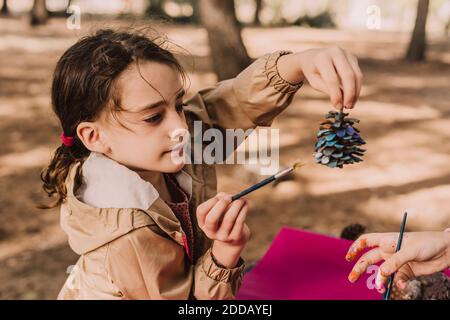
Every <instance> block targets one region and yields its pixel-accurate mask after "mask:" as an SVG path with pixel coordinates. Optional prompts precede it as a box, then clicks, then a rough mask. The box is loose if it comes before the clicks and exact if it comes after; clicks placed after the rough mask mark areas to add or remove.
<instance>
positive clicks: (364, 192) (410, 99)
mask: <svg viewBox="0 0 450 320" xmlns="http://www.w3.org/2000/svg"><path fill="white" fill-rule="evenodd" d="M127 23H128V22H123V21H122V22H111V21H106V20H99V21H86V22H82V29H81V30H74V31H72V30H68V29H66V27H65V21H64V20H57V19H56V20H52V21H51V23H50V24H49V25H47V26H44V27H40V28H35V29H31V28H30V27H29V26H28V24H27V21H26V20H24V19H19V18H15V19H4V18H3V19H0V35H1V36H0V137H1V143H0V298H1V299H54V298H55V297H56V295H57V293H58V291H59V289H60V288H61V286H62V284H63V282H64V280H65V278H66V276H67V274H66V270H67V268H68V267H69V266H70V265H72V264H74V263H75V262H76V260H77V256H76V255H75V254H74V253H73V252H72V251H71V250H70V248H69V246H68V245H67V239H66V237H65V235H64V234H63V232H62V231H61V230H60V228H59V216H58V210H49V211H41V210H38V209H36V208H35V205H36V203H39V202H41V201H43V200H45V196H44V195H43V193H42V192H41V191H40V180H39V172H40V170H41V168H42V167H43V166H45V164H46V163H47V161H48V159H49V157H50V154H51V152H52V151H53V150H54V149H55V147H56V146H57V145H58V140H59V134H60V129H59V126H58V123H57V121H56V118H55V116H54V115H53V114H52V111H51V107H50V98H49V92H50V83H51V76H52V71H53V68H54V65H55V63H56V61H57V59H58V57H59V56H60V55H61V54H62V52H63V51H64V50H65V49H66V48H67V47H68V46H69V45H70V44H72V43H73V42H74V41H75V40H76V39H77V38H78V37H79V36H80V35H82V34H84V33H86V32H89V30H94V29H95V28H98V27H104V26H111V25H126V24H127ZM162 31H164V32H166V33H167V34H168V36H169V38H170V39H171V40H173V41H174V42H175V43H177V44H179V45H181V46H182V47H184V48H185V49H187V50H189V52H191V54H192V56H193V57H194V59H195V70H193V72H192V70H191V74H190V77H191V81H192V86H191V89H190V92H191V93H192V92H194V91H195V90H198V89H199V88H202V87H204V86H207V85H209V84H212V83H214V81H215V76H214V75H213V73H212V71H211V61H210V57H209V48H208V45H207V41H206V33H205V31H204V30H202V29H200V28H197V27H191V26H182V27H176V26H168V25H166V26H164V27H162ZM243 36H244V41H245V44H246V46H247V48H248V51H249V53H250V55H251V56H252V57H258V56H260V55H262V54H263V53H266V52H270V51H274V50H279V49H289V50H293V51H296V50H303V49H307V48H310V47H318V46H325V45H330V44H338V45H340V46H342V47H345V48H347V49H349V50H351V51H353V52H354V53H355V54H356V55H358V56H359V58H360V64H361V67H362V69H363V72H364V75H365V78H364V87H363V91H362V97H361V99H360V102H359V103H358V105H357V107H356V109H355V110H354V111H352V115H353V116H355V117H357V118H360V119H361V123H360V125H359V129H360V130H361V134H362V136H363V138H365V140H366V141H367V150H368V151H367V152H366V155H365V161H364V162H362V163H361V164H358V165H353V166H348V167H345V169H343V170H339V169H329V168H327V167H324V166H319V165H316V164H314V162H313V158H312V152H313V145H314V136H315V133H316V132H317V129H318V123H319V122H320V119H321V118H322V117H323V116H324V115H325V114H326V113H327V111H328V110H330V109H331V107H330V105H329V103H328V100H327V99H326V97H324V96H322V95H321V94H318V93H316V92H314V91H313V90H312V89H311V88H310V87H309V86H304V87H303V88H302V89H301V90H300V92H299V93H298V94H297V95H296V98H295V100H294V102H293V103H292V105H291V106H290V107H289V109H288V110H287V111H286V112H285V113H283V114H282V115H281V116H280V117H279V118H278V119H277V120H276V121H275V122H274V124H273V127H274V128H279V129H280V143H281V148H280V162H281V163H280V164H281V165H290V164H292V162H293V161H294V160H295V159H297V158H301V159H303V160H304V161H306V162H307V166H305V167H303V168H302V169H301V170H300V171H299V172H297V173H296V174H295V175H292V176H291V177H290V179H289V180H286V181H283V182H280V183H278V184H276V185H273V186H270V187H266V188H263V189H261V190H259V191H257V192H255V193H253V194H252V195H251V196H250V200H251V206H252V209H251V213H250V215H249V218H248V224H249V226H250V228H251V230H252V239H251V241H250V243H249V245H248V247H247V249H246V250H245V253H244V258H245V259H246V260H248V261H255V260H257V259H259V258H260V257H261V256H262V255H263V254H264V252H265V251H266V250H267V248H268V246H269V245H270V243H271V241H272V239H273V238H274V236H275V235H276V234H277V233H278V231H279V230H280V228H281V227H283V226H285V225H289V226H293V227H297V228H302V229H308V230H313V231H316V232H320V233H325V234H330V235H334V236H339V234H340V231H341V230H342V228H343V227H345V226H346V225H348V224H350V223H354V222H359V223H361V224H363V225H365V226H366V227H367V228H368V230H369V231H393V230H394V231H395V230H397V229H398V227H399V221H400V220H401V215H402V214H403V212H404V211H405V210H407V211H408V212H409V213H410V216H409V221H408V229H409V230H442V229H444V227H448V226H449V224H450V206H449V205H448V200H447V199H448V196H449V195H450V166H449V160H450V156H449V154H450V143H449V142H448V141H449V139H450V130H449V128H450V105H449V101H450V90H449V89H448V83H449V80H450V53H449V52H450V50H449V49H450V44H449V40H448V39H444V38H439V37H431V38H430V39H429V42H430V47H429V53H428V62H426V63H422V64H410V63H406V62H403V61H401V60H400V59H399V58H401V56H402V53H403V51H404V49H405V45H406V42H407V41H408V38H409V36H408V35H407V34H397V33H376V32H369V31H367V32H349V31H338V30H313V29H304V28H297V27H292V28H281V29H274V28H273V29H245V30H244V33H243ZM188 62H192V61H191V60H189V61H188ZM188 64H189V63H188ZM256 169H257V168H255V167H254V166H250V165H236V166H219V168H218V170H219V190H223V191H226V192H237V191H240V190H241V189H242V188H244V187H247V186H249V185H250V184H251V183H254V182H256V181H258V180H259V179H260V178H261V177H260V176H259V175H258V171H257V170H256ZM330 250H332V248H330Z"/></svg>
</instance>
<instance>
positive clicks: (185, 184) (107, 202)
mask: <svg viewBox="0 0 450 320" xmlns="http://www.w3.org/2000/svg"><path fill="white" fill-rule="evenodd" d="M82 173H83V184H82V185H81V187H80V188H79V190H77V193H76V196H77V197H78V198H79V199H80V200H82V201H83V202H84V203H86V204H88V205H91V206H93V207H96V208H137V209H141V210H148V209H149V208H150V207H151V206H152V205H153V203H154V202H155V201H156V200H157V199H158V198H159V193H158V191H157V190H156V188H155V187H154V186H153V185H152V184H151V183H150V182H148V181H145V180H143V179H142V178H141V177H140V176H139V175H138V174H137V173H136V172H134V171H132V170H130V169H128V168H127V167H125V166H124V165H122V164H120V163H118V162H116V161H114V160H112V159H110V158H108V157H107V156H105V155H103V154H101V153H97V152H92V153H91V154H90V155H89V157H88V158H87V159H86V161H84V163H83V167H82ZM174 176H175V178H176V180H177V181H178V183H179V184H180V186H181V187H182V188H183V189H184V190H185V191H186V192H187V193H188V195H189V199H190V198H191V197H192V178H191V176H190V175H189V174H188V173H186V172H185V171H183V170H181V171H178V172H177V173H175V175H174Z"/></svg>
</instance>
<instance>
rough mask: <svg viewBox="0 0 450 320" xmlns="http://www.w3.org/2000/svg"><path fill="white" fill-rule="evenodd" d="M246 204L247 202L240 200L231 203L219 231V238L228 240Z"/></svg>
mask: <svg viewBox="0 0 450 320" xmlns="http://www.w3.org/2000/svg"><path fill="white" fill-rule="evenodd" d="M246 202H247V201H246V200H244V199H240V200H236V201H233V202H232V203H231V205H230V206H229V208H228V210H227V212H226V213H225V215H224V217H223V220H222V222H221V224H220V227H219V230H217V236H218V237H220V238H228V236H229V234H230V232H231V230H232V229H233V226H234V225H235V222H236V219H237V217H238V215H239V212H240V211H241V209H242V207H244V206H245V204H246ZM222 241H223V240H222Z"/></svg>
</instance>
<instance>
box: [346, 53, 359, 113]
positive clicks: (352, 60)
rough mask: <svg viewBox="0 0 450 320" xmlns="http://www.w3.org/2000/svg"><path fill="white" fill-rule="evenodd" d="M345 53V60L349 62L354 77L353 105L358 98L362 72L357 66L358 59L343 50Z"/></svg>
mask: <svg viewBox="0 0 450 320" xmlns="http://www.w3.org/2000/svg"><path fill="white" fill-rule="evenodd" d="M345 55H346V56H347V60H348V62H349V63H350V65H351V67H352V69H353V72H354V73H355V78H356V97H355V100H354V102H353V105H354V104H355V102H356V101H357V100H358V98H359V94H360V93H361V88H362V79H363V73H362V71H361V68H360V67H359V63H358V59H357V58H356V57H355V56H354V55H352V54H351V53H349V52H347V51H345Z"/></svg>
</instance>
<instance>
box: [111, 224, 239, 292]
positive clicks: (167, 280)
mask: <svg viewBox="0 0 450 320" xmlns="http://www.w3.org/2000/svg"><path fill="white" fill-rule="evenodd" d="M108 246H109V247H108V253H107V254H106V258H105V267H106V270H107V272H108V275H109V277H110V278H111V281H112V282H113V283H114V284H115V285H116V286H117V287H118V288H119V290H120V292H121V293H122V294H123V297H124V298H125V299H142V300H143V299H156V300H161V299H180V300H185V299H199V300H210V299H234V298H235V295H236V293H237V290H238V288H239V286H240V283H241V280H242V273H243V268H244V266H245V265H244V263H243V260H242V258H241V260H240V261H239V263H238V265H237V266H236V268H233V269H226V268H222V267H221V266H220V265H218V264H217V263H216V262H215V259H214V257H213V256H212V255H211V249H209V250H207V251H206V253H205V254H204V255H203V256H201V257H200V258H199V259H198V260H197V263H196V265H191V264H190V263H189V261H188V259H187V257H186V256H185V251H184V248H183V246H181V245H179V244H178V243H177V242H175V241H174V240H173V239H169V238H166V237H164V236H161V235H159V234H157V233H155V232H153V231H152V230H151V229H150V228H148V227H143V228H139V229H136V230H133V231H132V232H130V233H128V234H127V235H125V236H122V237H120V238H118V239H116V240H114V241H113V242H111V243H110V244H108Z"/></svg>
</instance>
